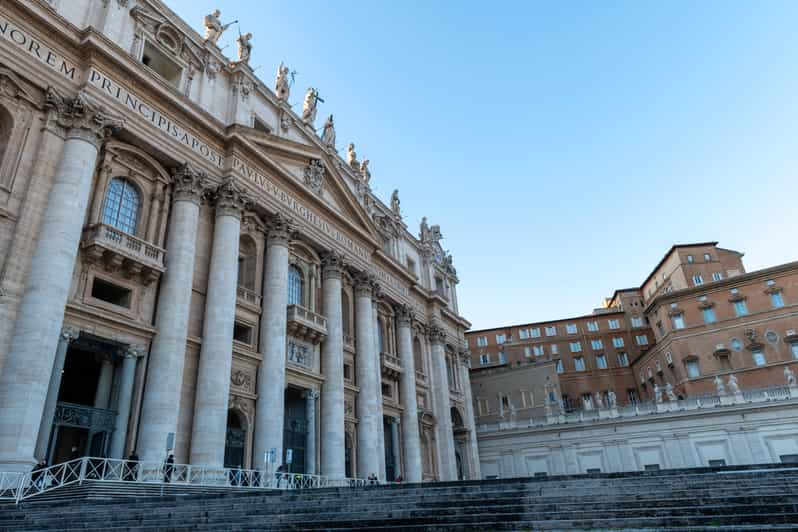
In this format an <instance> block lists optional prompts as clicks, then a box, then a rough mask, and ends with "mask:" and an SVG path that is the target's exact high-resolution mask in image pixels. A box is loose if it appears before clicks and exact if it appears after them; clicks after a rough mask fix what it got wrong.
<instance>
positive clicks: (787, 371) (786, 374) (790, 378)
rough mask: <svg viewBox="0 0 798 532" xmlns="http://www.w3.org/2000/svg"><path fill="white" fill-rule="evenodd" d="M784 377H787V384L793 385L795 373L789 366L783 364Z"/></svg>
mask: <svg viewBox="0 0 798 532" xmlns="http://www.w3.org/2000/svg"><path fill="white" fill-rule="evenodd" d="M784 378H785V379H787V386H795V373H793V372H792V370H791V369H790V367H789V366H784Z"/></svg>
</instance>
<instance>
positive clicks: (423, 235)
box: [418, 216, 430, 242]
mask: <svg viewBox="0 0 798 532" xmlns="http://www.w3.org/2000/svg"><path fill="white" fill-rule="evenodd" d="M418 239H419V240H421V241H422V242H426V241H427V240H429V239H430V228H429V225H427V217H426V216H424V217H423V218H421V223H420V224H419V227H418Z"/></svg>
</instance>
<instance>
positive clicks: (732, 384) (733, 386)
mask: <svg viewBox="0 0 798 532" xmlns="http://www.w3.org/2000/svg"><path fill="white" fill-rule="evenodd" d="M728 386H729V390H730V391H731V393H733V394H734V395H737V394H738V393H740V385H739V384H737V377H735V376H734V373H732V374H731V375H729V382H728Z"/></svg>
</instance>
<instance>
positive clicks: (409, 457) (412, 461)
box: [397, 307, 423, 482]
mask: <svg viewBox="0 0 798 532" xmlns="http://www.w3.org/2000/svg"><path fill="white" fill-rule="evenodd" d="M412 321H413V315H412V313H411V312H410V309H409V308H407V307H405V308H400V309H398V311H397V325H398V329H399V357H400V358H401V360H402V369H403V371H402V380H401V382H400V385H401V393H402V444H403V449H404V458H405V463H404V469H403V471H402V474H403V476H404V479H405V480H406V481H407V482H421V480H422V475H423V472H422V466H421V437H420V435H419V431H418V400H417V396H416V367H415V366H416V361H415V358H414V356H413V335H412V331H411V329H410V325H411V323H412Z"/></svg>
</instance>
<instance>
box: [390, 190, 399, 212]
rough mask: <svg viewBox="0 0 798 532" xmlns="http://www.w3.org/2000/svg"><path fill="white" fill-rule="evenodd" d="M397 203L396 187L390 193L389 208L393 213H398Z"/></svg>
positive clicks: (397, 191) (397, 192)
mask: <svg viewBox="0 0 798 532" xmlns="http://www.w3.org/2000/svg"><path fill="white" fill-rule="evenodd" d="M399 203H400V201H399V189H396V190H394V191H393V194H391V210H392V211H393V213H394V214H399Z"/></svg>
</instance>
